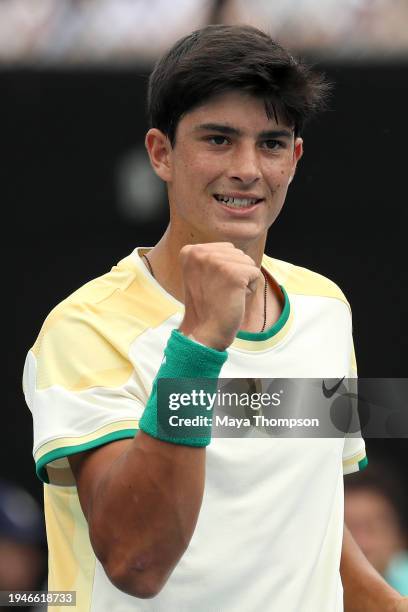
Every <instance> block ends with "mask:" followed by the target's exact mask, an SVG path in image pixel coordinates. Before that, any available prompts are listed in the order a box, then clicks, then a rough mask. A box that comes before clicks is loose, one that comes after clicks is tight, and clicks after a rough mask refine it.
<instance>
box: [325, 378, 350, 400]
mask: <svg viewBox="0 0 408 612" xmlns="http://www.w3.org/2000/svg"><path fill="white" fill-rule="evenodd" d="M345 378H346V377H345V376H343V378H342V379H341V380H339V381H338V382H337V383H336V384H335V385H334V387H332V388H331V389H328V388H327V387H326V383H325V382H324V380H323V382H322V391H323V395H324V397H327V398H329V397H332V395H334V394H335V393H336V391H337V389H338V388H339V387H340V385H341V383H342V382H343V380H344V379H345Z"/></svg>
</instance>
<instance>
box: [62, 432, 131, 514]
mask: <svg viewBox="0 0 408 612" xmlns="http://www.w3.org/2000/svg"><path fill="white" fill-rule="evenodd" d="M130 444H132V440H129V439H127V440H118V441H117V442H112V443H111V444H105V445H104V446H100V447H98V448H95V449H92V450H89V451H84V452H80V453H76V454H75V455H71V456H70V457H69V458H68V460H69V464H70V466H71V470H72V473H73V475H74V478H75V481H76V485H77V489H78V496H79V501H80V502H81V507H82V510H83V513H84V515H85V517H88V510H89V507H90V504H91V502H92V499H93V498H94V496H95V493H96V491H97V489H98V486H99V484H100V482H101V480H102V478H103V477H104V476H105V475H106V474H107V472H108V471H109V469H110V468H111V466H112V464H113V463H114V462H115V461H116V460H117V459H118V458H119V457H120V456H121V455H122V454H123V453H124V452H126V450H127V449H128V448H129V445H130Z"/></svg>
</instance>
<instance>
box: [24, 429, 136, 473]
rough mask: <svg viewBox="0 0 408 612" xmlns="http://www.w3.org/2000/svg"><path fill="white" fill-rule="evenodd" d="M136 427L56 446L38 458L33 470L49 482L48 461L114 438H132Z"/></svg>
mask: <svg viewBox="0 0 408 612" xmlns="http://www.w3.org/2000/svg"><path fill="white" fill-rule="evenodd" d="M137 431H138V430H137V429H122V430H120V431H114V432H112V433H109V434H106V435H105V436H102V437H101V438H96V439H95V440H91V441H90V442H85V443H84V444H76V445H75V446H65V447H61V448H56V449H55V450H53V451H50V452H49V453H45V455H43V456H42V457H41V459H39V460H38V461H37V463H36V466H35V471H36V473H37V476H38V478H39V479H40V480H42V482H45V483H46V484H49V482H50V481H49V478H48V475H47V469H46V466H47V464H48V463H51V462H52V461H56V460H57V459H62V458H63V457H69V456H70V455H75V454H76V453H80V452H82V451H86V450H90V449H91V448H98V446H103V445H104V444H108V442H114V441H115V440H124V439H125V438H134V437H135V435H136V433H137Z"/></svg>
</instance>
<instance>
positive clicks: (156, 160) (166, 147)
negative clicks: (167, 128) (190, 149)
mask: <svg viewBox="0 0 408 612" xmlns="http://www.w3.org/2000/svg"><path fill="white" fill-rule="evenodd" d="M145 147H146V149H147V152H148V154H149V158H150V163H151V164H152V167H153V170H154V171H155V172H156V174H157V175H158V176H159V177H160V178H161V179H162V180H163V181H166V182H168V181H170V179H171V163H170V160H171V151H172V146H171V144H170V141H169V139H168V137H167V136H166V135H165V134H163V132H161V131H160V130H158V129H157V128H151V129H150V130H149V131H148V132H147V134H146V138H145Z"/></svg>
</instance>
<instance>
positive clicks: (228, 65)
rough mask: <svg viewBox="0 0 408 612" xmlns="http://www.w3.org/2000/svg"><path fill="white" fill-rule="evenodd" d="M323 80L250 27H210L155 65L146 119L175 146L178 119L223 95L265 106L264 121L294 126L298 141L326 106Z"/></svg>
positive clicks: (199, 31)
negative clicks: (250, 98) (248, 98)
mask: <svg viewBox="0 0 408 612" xmlns="http://www.w3.org/2000/svg"><path fill="white" fill-rule="evenodd" d="M329 89H330V85H329V84H328V83H327V82H326V80H325V78H324V76H323V75H322V74H319V73H317V72H314V71H312V70H311V69H310V68H309V67H308V66H307V65H306V64H304V63H302V62H300V61H297V60H295V59H294V58H293V57H292V56H291V55H290V53H289V52H288V51H287V50H286V49H284V48H283V47H281V46H280V45H278V44H277V43H276V42H274V41H273V40H272V39H271V38H270V37H269V36H268V35H267V34H265V32H262V31H261V30H258V29H257V28H253V27H252V26H247V25H241V26H227V25H211V26H207V27H205V28H203V29H201V30H197V31H195V32H192V33H191V34H189V35H188V36H185V37H184V38H182V39H180V40H179V41H178V42H176V44H175V45H174V46H173V47H172V48H171V49H170V50H169V51H168V52H167V53H166V54H165V55H164V56H163V57H162V58H161V59H160V60H159V61H158V62H157V63H156V65H155V67H154V70H153V72H152V74H151V76H150V79H149V88H148V102H147V104H148V116H149V121H150V126H151V127H156V128H158V129H159V130H161V131H162V132H163V133H164V134H166V135H167V136H168V138H169V139H170V141H171V143H172V145H174V143H175V135H176V130H177V124H178V122H179V121H180V119H181V118H182V117H183V115H185V114H186V113H188V112H189V111H191V110H193V109H194V108H196V107H198V106H199V105H200V104H202V103H203V102H205V101H207V100H208V99H209V98H212V97H213V96H216V95H218V94H221V93H226V92H228V91H242V92H246V93H250V94H252V95H254V96H256V97H258V98H261V99H263V100H264V104H265V111H266V114H267V116H268V117H269V118H271V117H274V118H275V120H276V121H278V118H279V119H280V120H281V121H284V122H286V123H287V124H289V125H293V127H294V129H295V135H298V134H299V133H300V132H301V130H302V128H303V125H304V123H305V121H306V120H307V119H309V117H311V116H312V115H313V114H315V113H316V111H318V110H320V109H322V108H323V107H324V105H325V100H326V98H327V93H328V91H329Z"/></svg>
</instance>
